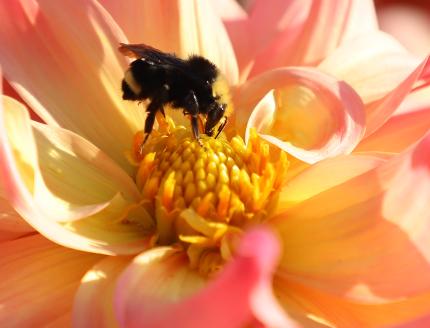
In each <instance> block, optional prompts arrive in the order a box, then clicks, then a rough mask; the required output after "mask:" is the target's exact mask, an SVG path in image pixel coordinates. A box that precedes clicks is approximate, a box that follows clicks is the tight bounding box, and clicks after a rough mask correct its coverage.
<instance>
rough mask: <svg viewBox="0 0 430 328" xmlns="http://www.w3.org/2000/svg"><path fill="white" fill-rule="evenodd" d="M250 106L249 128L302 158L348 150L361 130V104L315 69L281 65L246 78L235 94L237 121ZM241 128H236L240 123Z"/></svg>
mask: <svg viewBox="0 0 430 328" xmlns="http://www.w3.org/2000/svg"><path fill="white" fill-rule="evenodd" d="M270 89H275V90H274V92H273V93H268V94H267V95H266V96H265V97H264V99H263V100H262V101H261V102H260V103H259V104H258V105H257V106H256V107H255V109H254V110H253V112H252V114H251V116H250V118H249V121H248V125H247V127H246V131H247V132H246V136H247V135H248V134H249V131H250V129H251V128H256V129H257V132H259V133H260V135H261V136H262V137H263V138H264V139H266V140H267V141H269V142H270V143H273V144H275V145H276V146H278V147H280V148H281V149H282V150H284V151H286V152H288V153H290V154H291V155H293V156H294V157H296V158H298V159H300V160H302V161H304V162H306V163H311V164H312V163H315V162H317V161H319V160H322V159H324V158H327V157H333V156H337V155H340V154H348V153H350V152H351V151H352V150H353V149H354V147H355V146H356V145H357V144H358V142H359V141H360V140H361V138H362V135H363V134H364V112H363V104H362V102H361V100H360V98H359V97H358V95H357V94H356V93H355V92H354V91H353V90H352V89H351V88H350V87H349V86H348V85H347V84H345V83H343V82H339V81H337V80H336V79H334V78H332V77H331V76H328V75H325V74H322V73H320V72H318V71H316V70H312V69H309V68H308V69H305V68H283V69H277V70H273V71H269V72H267V73H265V74H262V75H260V76H259V77H257V78H255V79H253V80H250V81H249V82H247V83H246V84H245V85H244V86H242V88H241V89H240V90H238V95H237V96H236V97H237V98H236V100H237V104H236V107H238V108H241V109H242V110H241V111H240V112H238V113H237V114H236V115H237V118H236V122H239V123H240V122H242V121H243V120H244V118H241V117H245V116H246V110H245V109H246V108H252V107H253V105H254V103H253V102H254V101H255V100H258V99H259V98H260V97H262V95H264V94H265V93H266V92H268V91H270ZM239 128H240V127H239Z"/></svg>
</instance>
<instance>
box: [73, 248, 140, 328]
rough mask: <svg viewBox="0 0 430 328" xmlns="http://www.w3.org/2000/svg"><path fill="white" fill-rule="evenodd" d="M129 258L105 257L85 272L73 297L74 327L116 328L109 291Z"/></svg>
mask: <svg viewBox="0 0 430 328" xmlns="http://www.w3.org/2000/svg"><path fill="white" fill-rule="evenodd" d="M131 260H132V258H130V257H119V256H115V257H106V258H105V259H103V260H102V261H100V262H98V263H97V264H96V265H95V266H94V267H93V268H91V270H89V271H88V272H87V273H86V274H85V276H84V277H83V278H82V282H81V285H80V287H79V289H78V291H77V293H76V296H75V302H74V306H73V326H74V327H80V328H83V327H89V328H92V327H118V322H117V320H116V318H115V316H114V308H113V293H114V288H115V284H116V279H117V277H118V276H119V274H120V273H121V272H122V271H123V270H124V269H125V267H126V266H127V265H128V264H129V263H130V261H131Z"/></svg>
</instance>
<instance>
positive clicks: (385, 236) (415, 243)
mask: <svg viewBox="0 0 430 328" xmlns="http://www.w3.org/2000/svg"><path fill="white" fill-rule="evenodd" d="M429 154H430V134H428V135H427V136H426V138H425V139H423V141H422V142H421V143H419V144H418V145H417V146H416V147H415V148H413V149H411V150H409V151H407V152H405V153H402V154H401V155H398V156H396V157H393V158H392V159H390V160H388V161H386V162H382V163H381V164H379V165H376V166H375V167H372V166H373V165H370V166H369V170H368V171H366V172H363V173H361V174H359V175H356V176H354V175H353V176H352V177H351V178H349V179H347V180H345V181H344V182H343V183H341V184H339V185H335V186H330V183H328V189H326V190H323V191H319V192H318V193H317V194H315V195H311V196H312V197H310V198H307V197H306V198H305V200H303V201H301V202H299V203H297V204H296V205H293V206H286V207H284V208H282V207H281V208H279V209H278V214H277V215H276V216H275V217H274V218H272V219H271V220H270V222H271V224H272V225H273V226H274V227H276V229H278V232H279V234H280V235H281V237H282V240H283V256H282V260H281V265H280V267H279V270H278V274H277V277H278V278H279V279H280V285H277V286H278V288H279V290H280V292H281V293H288V290H289V289H288V288H290V287H289V286H288V284H293V285H294V284H299V285H303V286H305V287H306V288H309V289H312V290H315V291H317V292H318V293H321V294H322V295H325V296H324V297H328V298H330V297H332V298H333V301H332V305H330V306H327V308H329V309H330V308H332V309H333V312H332V315H335V314H334V312H336V313H342V312H341V311H339V310H338V309H339V308H343V307H344V306H346V305H344V303H345V304H346V303H348V304H349V303H353V304H358V303H361V304H363V306H362V307H364V308H369V311H370V312H372V313H373V314H372V315H370V314H369V318H367V319H366V320H369V322H372V323H373V325H371V324H368V325H366V324H363V326H365V327H367V326H372V327H373V326H375V327H381V326H383V325H378V324H376V323H377V319H378V318H379V319H381V317H382V318H385V319H386V320H389V321H391V322H392V323H396V322H397V321H396V320H397V319H398V320H410V319H413V318H416V317H417V316H420V315H422V314H423V313H425V312H428V311H429V310H430V297H429V296H430V265H429V262H430V250H429V248H428V247H427V245H428V233H429V227H430V220H429V218H430V216H429V213H430V212H429V202H428V199H429V198H430V165H429V163H430V157H429ZM337 160H341V161H342V158H340V159H333V160H332V161H333V163H334V162H335V161H337ZM320 165H324V162H322V163H318V164H316V167H317V166H320ZM349 169H350V168H349V165H348V166H344V167H341V166H339V168H338V170H349ZM315 177H316V175H315ZM299 178H300V175H299V176H298V177H297V179H299ZM316 178H317V177H316ZM318 179H320V180H324V179H328V180H330V179H331V176H330V175H326V176H319V177H318ZM304 181H308V185H307V188H308V189H309V190H311V189H312V187H313V186H312V184H309V182H310V181H311V179H309V178H308V179H305V180H304ZM286 188H288V187H286ZM296 188H297V187H296ZM302 188H305V186H302ZM329 295H331V296H329ZM424 295H426V296H424ZM308 298H309V302H312V298H313V296H311V295H308ZM321 304H323V303H322V302H321ZM321 304H318V305H319V306H321ZM324 304H325V303H324ZM380 305H387V308H393V309H395V308H397V310H396V311H389V312H387V311H384V306H381V307H380ZM316 308H318V307H316ZM334 309H336V311H334ZM378 309H380V311H378ZM315 311H317V310H315ZM323 311H324V309H323ZM386 313H390V315H389V316H386V315H385V316H384V314H386ZM346 315H347V316H348V314H346ZM349 315H352V314H349ZM350 319H351V318H350ZM341 326H342V325H341ZM344 326H347V327H348V325H345V324H344ZM349 326H354V325H349Z"/></svg>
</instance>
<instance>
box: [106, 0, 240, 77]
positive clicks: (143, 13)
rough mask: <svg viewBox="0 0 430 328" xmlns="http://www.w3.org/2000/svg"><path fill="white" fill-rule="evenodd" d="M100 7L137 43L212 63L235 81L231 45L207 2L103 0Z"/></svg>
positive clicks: (235, 65) (235, 66) (196, 0)
mask: <svg viewBox="0 0 430 328" xmlns="http://www.w3.org/2000/svg"><path fill="white" fill-rule="evenodd" d="M102 4H103V5H104V6H105V7H106V8H107V9H108V11H109V12H110V13H111V15H112V17H113V18H114V19H115V20H117V21H118V22H119V24H120V26H122V27H123V28H124V30H125V32H126V35H127V36H128V37H129V40H130V41H132V42H136V43H146V44H149V45H151V46H153V47H156V48H158V49H161V50H163V51H167V52H173V53H176V54H177V55H179V56H181V57H187V56H189V55H191V54H198V55H202V56H204V57H206V58H208V59H210V60H211V61H212V62H213V63H215V64H216V65H217V66H218V67H219V68H220V70H221V71H222V72H223V73H224V74H225V75H226V77H227V79H228V81H229V82H230V84H234V83H236V82H237V80H238V69H237V63H236V59H235V55H234V52H233V48H232V45H231V43H230V40H229V38H228V35H227V32H226V31H225V28H224V26H223V24H222V22H221V19H220V18H219V17H218V16H217V15H216V14H215V13H214V10H213V8H212V6H211V4H210V3H209V1H198V0H188V1H182V0H175V1H171V0H161V1H151V0H149V1H148V0H147V1H138V0H127V1H123V2H121V3H120V2H118V1H115V0H103V1H102Z"/></svg>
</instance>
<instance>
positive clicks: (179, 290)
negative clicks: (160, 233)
mask: <svg viewBox="0 0 430 328" xmlns="http://www.w3.org/2000/svg"><path fill="white" fill-rule="evenodd" d="M277 256H278V245H277V242H276V240H275V239H274V237H273V235H272V234H271V233H269V232H268V231H267V230H265V229H261V230H254V231H251V232H249V233H248V234H247V235H246V236H245V237H244V239H243V240H242V242H241V244H240V246H239V248H238V251H237V254H236V256H235V258H234V259H233V260H232V262H231V263H229V264H227V266H226V268H225V269H224V270H223V271H221V272H220V274H219V275H218V276H217V277H216V278H215V279H214V280H213V281H211V282H208V281H206V279H204V278H202V277H201V276H199V275H198V274H197V273H196V271H193V270H191V269H189V266H188V262H187V259H186V256H185V254H183V253H180V252H178V251H175V250H174V249H171V248H158V249H155V250H152V251H149V252H146V253H143V254H142V255H140V256H138V257H137V258H136V259H135V260H134V262H133V264H131V266H130V267H129V268H128V269H126V271H125V272H124V273H123V274H122V275H121V276H120V278H119V282H118V286H117V289H116V313H117V316H118V319H119V321H120V322H121V323H122V324H123V325H125V326H129V327H139V326H142V325H145V326H147V327H171V326H172V324H173V323H172V320H174V325H175V327H190V328H191V327H202V326H204V327H242V326H244V325H246V324H250V323H257V322H259V323H261V324H264V326H265V327H297V326H296V325H295V324H294V323H292V321H290V320H289V319H288V318H287V317H286V315H285V314H284V313H283V311H282V309H281V308H280V307H279V305H278V304H277V301H276V300H275V298H274V296H273V294H272V290H271V276H272V273H273V270H274V266H275V265H276V259H277ZM244 272H246V275H244V274H243V273H244ZM205 285H207V286H206V287H205ZM137 286H139V287H138V288H137ZM203 287H205V288H203Z"/></svg>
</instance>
